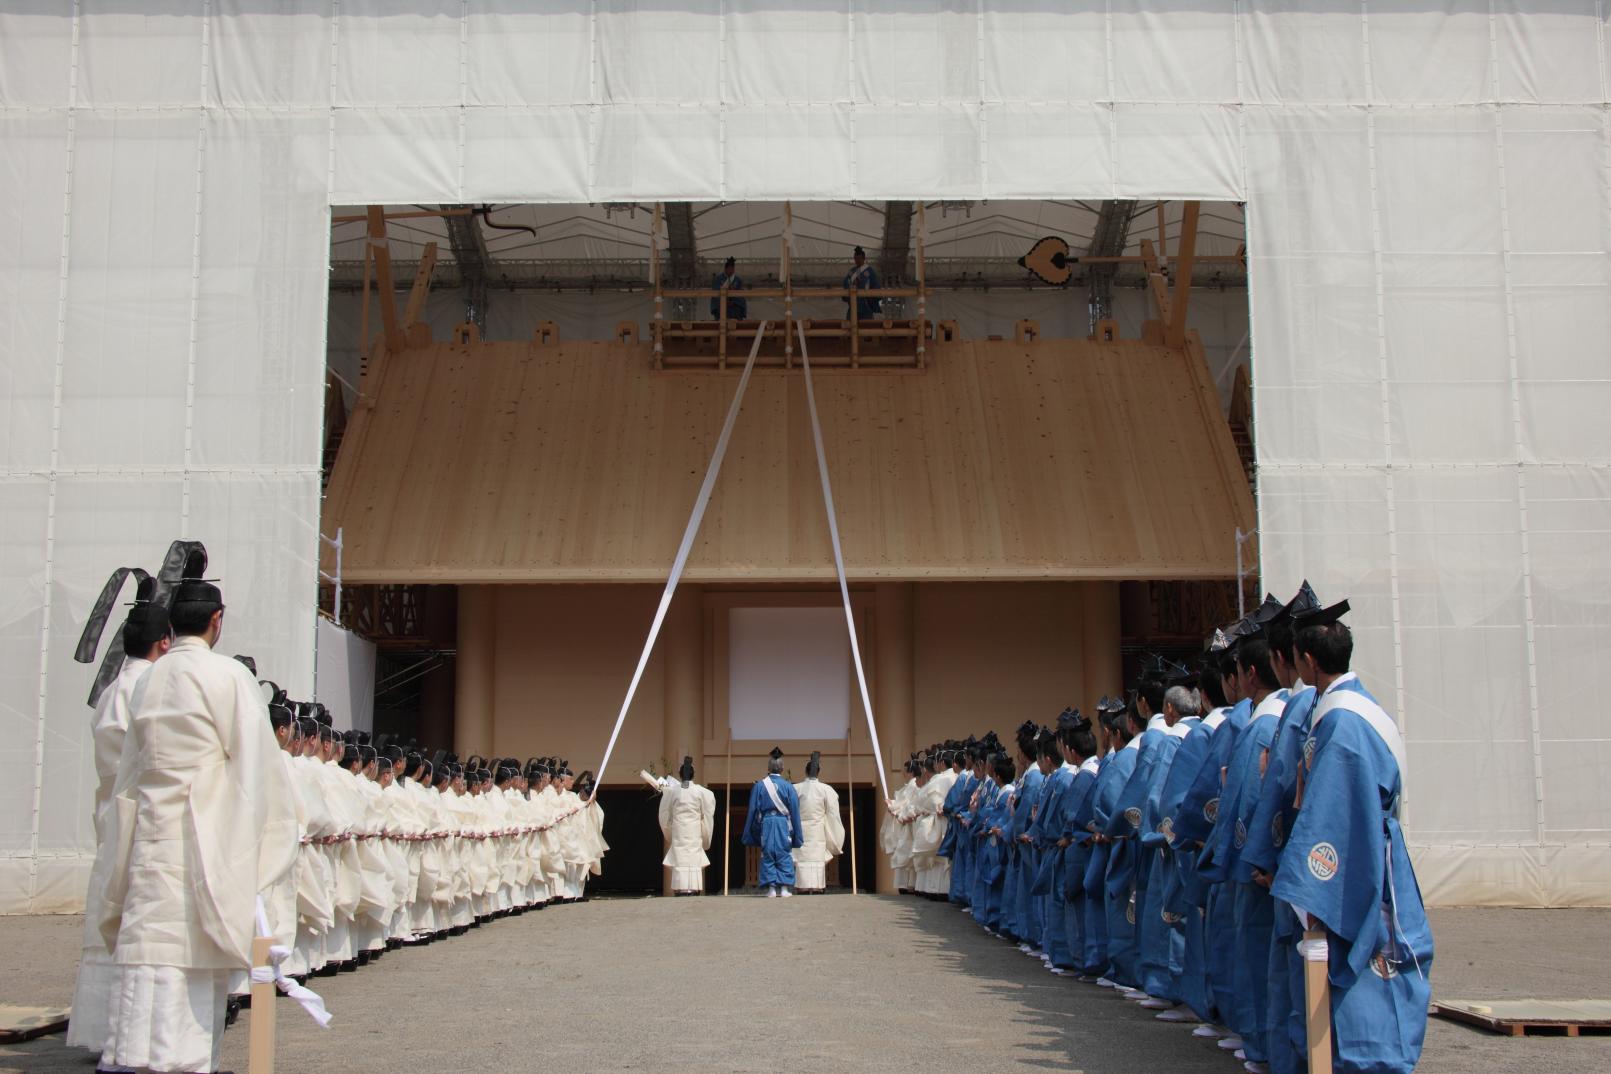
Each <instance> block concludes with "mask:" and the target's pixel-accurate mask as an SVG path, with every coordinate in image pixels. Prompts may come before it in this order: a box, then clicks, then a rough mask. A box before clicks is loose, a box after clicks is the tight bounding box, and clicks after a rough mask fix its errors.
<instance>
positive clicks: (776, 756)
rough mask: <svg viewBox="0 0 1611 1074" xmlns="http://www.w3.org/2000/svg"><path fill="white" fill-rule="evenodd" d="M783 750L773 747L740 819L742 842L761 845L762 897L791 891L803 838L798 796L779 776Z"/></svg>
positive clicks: (777, 895)
mask: <svg viewBox="0 0 1611 1074" xmlns="http://www.w3.org/2000/svg"><path fill="white" fill-rule="evenodd" d="M782 772H783V751H782V750H780V749H778V748H777V747H775V746H774V747H773V749H772V756H771V758H770V759H769V760H768V761H767V765H766V778H765V779H759V780H756V781H755V786H754V787H752V788H750V813H749V817H748V818H747V819H746V820H745V821H744V845H745V846H750V847H760V848H761V873H760V878H759V879H760V883H761V885H762V886H763V887H765V888H766V897H767V898H769V899H775V898H777V897H779V896H782V897H783V898H785V899H786V898H788V897H789V896H791V895H793V894H794V892H793V891H791V890H790V889H791V888H792V887H794V855H793V854H791V853H790V851H791V850H796V849H798V848H799V847H800V845H801V844H802V843H803V842H805V837H804V835H803V833H802V832H801V830H800V796H799V795H798V794H797V793H796V792H795V789H794V785H793V784H792V783H790V782H789V781H788V780H786V779H784V778H783V775H782Z"/></svg>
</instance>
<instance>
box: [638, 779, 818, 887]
mask: <svg viewBox="0 0 1611 1074" xmlns="http://www.w3.org/2000/svg"><path fill="white" fill-rule="evenodd" d="M821 769H822V756H821V754H820V753H813V754H812V755H811V759H810V760H809V761H807V762H806V778H805V779H804V780H802V781H801V782H799V783H796V784H794V790H795V793H796V794H797V795H798V796H799V798H800V831H801V833H802V836H803V839H802V840H801V844H800V846H798V847H796V848H794V850H793V851H792V856H793V858H794V868H795V875H796V879H795V890H797V891H801V892H805V893H808V894H809V893H813V892H821V891H825V890H827V887H828V862H830V861H832V860H833V859H834V858H835V857H837V856H838V855H839V854H840V853H841V852H842V851H843V850H844V845H845V825H844V818H843V817H841V816H840V813H839V794H838V792H837V791H835V790H834V789H833V788H832V787H830V786H829V785H828V784H826V783H823V782H822V781H821V780H819V779H818V778H817V776H818V774H819V773H820V772H821ZM638 775H639V777H640V778H641V779H643V781H644V782H646V783H648V784H649V785H650V786H651V787H653V788H654V789H655V790H657V791H659V792H660V809H659V819H660V833H661V835H662V836H663V837H664V838H665V844H666V856H665V857H664V858H663V859H662V860H661V864H663V865H665V866H666V867H668V868H669V869H670V870H671V890H672V892H673V894H676V895H700V894H703V893H704V890H705V869H706V867H707V866H709V865H710V856H709V855H708V854H707V853H706V852H707V851H708V850H710V840H711V836H712V835H713V834H714V831H715V822H716V795H715V794H714V793H712V792H711V790H710V789H709V788H707V787H702V786H700V785H699V784H698V783H695V782H694V760H693V758H692V757H684V758H683V759H682V765H681V767H680V768H678V770H677V776H676V778H675V779H673V778H672V777H671V776H661V777H659V778H658V779H656V778H655V777H654V776H652V775H650V774H649V773H648V772H640V773H638Z"/></svg>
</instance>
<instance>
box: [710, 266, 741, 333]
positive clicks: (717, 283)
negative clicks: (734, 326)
mask: <svg viewBox="0 0 1611 1074" xmlns="http://www.w3.org/2000/svg"><path fill="white" fill-rule="evenodd" d="M736 265H737V262H735V261H734V260H733V259H732V258H731V257H729V258H728V259H727V263H726V264H724V265H723V266H722V270H721V271H720V272H718V273H717V274H716V278H715V279H713V280H711V281H710V286H711V289H712V290H715V291H720V290H721V289H722V288H723V287H725V288H727V319H728V320H730V321H742V320H744V319H745V318H747V317H748V316H749V315H750V304H749V300H748V299H745V298H743V297H742V296H741V295H739V294H738V292H741V291H743V290H744V279H743V277H741V276H740V275H739V274H738V269H737V267H736ZM721 315H722V299H721V296H720V295H717V296H715V297H713V298H712V299H711V300H710V316H711V319H712V320H717V319H719V318H720V317H721Z"/></svg>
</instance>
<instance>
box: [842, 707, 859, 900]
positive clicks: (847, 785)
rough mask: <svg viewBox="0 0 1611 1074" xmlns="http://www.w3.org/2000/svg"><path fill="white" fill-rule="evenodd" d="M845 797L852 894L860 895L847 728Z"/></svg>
mask: <svg viewBox="0 0 1611 1074" xmlns="http://www.w3.org/2000/svg"><path fill="white" fill-rule="evenodd" d="M845 796H846V799H847V800H848V801H849V803H850V893H851V894H852V895H858V894H860V892H859V891H858V890H857V885H856V769H855V765H854V762H852V761H851V759H850V728H848V727H847V728H845Z"/></svg>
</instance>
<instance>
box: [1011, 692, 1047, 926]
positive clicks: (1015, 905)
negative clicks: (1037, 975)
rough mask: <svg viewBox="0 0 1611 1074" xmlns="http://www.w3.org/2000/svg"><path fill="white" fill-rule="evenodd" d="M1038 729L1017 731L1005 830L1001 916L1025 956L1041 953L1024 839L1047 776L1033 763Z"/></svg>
mask: <svg viewBox="0 0 1611 1074" xmlns="http://www.w3.org/2000/svg"><path fill="white" fill-rule="evenodd" d="M1039 735H1040V728H1039V727H1038V726H1036V724H1035V721H1033V720H1025V721H1024V723H1023V724H1022V725H1021V726H1020V727H1019V728H1018V733H1017V740H1018V772H1019V776H1018V787H1017V789H1016V790H1015V791H1014V792H1013V796H1012V817H1011V818H1010V826H1009V827H1008V828H1007V837H1008V840H1009V843H1010V847H1009V856H1008V861H1009V863H1010V865H1009V872H1008V874H1007V879H1006V883H1005V886H1004V889H1003V892H1002V913H1003V916H1004V920H1005V924H1006V929H1007V934H1008V935H1009V936H1012V937H1015V938H1016V939H1017V940H1018V946H1019V949H1020V950H1022V951H1024V952H1025V953H1031V952H1038V951H1039V950H1040V907H1039V906H1038V905H1036V903H1035V901H1034V899H1033V898H1032V897H1031V896H1030V893H1029V888H1030V885H1031V884H1033V883H1034V881H1035V850H1034V848H1033V847H1032V846H1030V845H1029V840H1028V839H1027V838H1025V836H1026V833H1028V831H1029V824H1030V822H1031V821H1032V820H1034V815H1035V807H1036V805H1038V804H1039V802H1040V790H1041V784H1042V783H1044V782H1045V780H1046V774H1045V773H1044V772H1042V771H1041V769H1040V764H1039V762H1038V761H1037V759H1036V755H1037V750H1038V747H1037V746H1036V741H1037V739H1038V737H1039Z"/></svg>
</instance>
